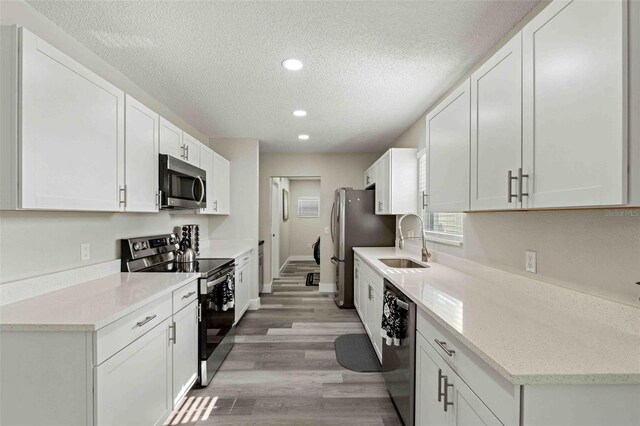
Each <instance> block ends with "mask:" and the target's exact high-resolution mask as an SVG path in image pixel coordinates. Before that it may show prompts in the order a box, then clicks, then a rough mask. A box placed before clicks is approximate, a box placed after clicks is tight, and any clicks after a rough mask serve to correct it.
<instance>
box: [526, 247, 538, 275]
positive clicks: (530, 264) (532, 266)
mask: <svg viewBox="0 0 640 426" xmlns="http://www.w3.org/2000/svg"><path fill="white" fill-rule="evenodd" d="M525 269H526V271H527V272H531V273H534V274H535V273H536V272H537V269H538V265H537V260H536V252H535V251H531V250H527V253H526V256H525Z"/></svg>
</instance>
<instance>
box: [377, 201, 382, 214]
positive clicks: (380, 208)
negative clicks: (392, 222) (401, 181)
mask: <svg viewBox="0 0 640 426" xmlns="http://www.w3.org/2000/svg"><path fill="white" fill-rule="evenodd" d="M378 211H379V212H381V211H382V201H378Z"/></svg>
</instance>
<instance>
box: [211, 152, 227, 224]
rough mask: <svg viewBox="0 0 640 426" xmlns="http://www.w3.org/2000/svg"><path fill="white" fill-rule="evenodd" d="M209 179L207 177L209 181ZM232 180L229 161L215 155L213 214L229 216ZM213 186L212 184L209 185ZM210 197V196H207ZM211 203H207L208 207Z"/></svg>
mask: <svg viewBox="0 0 640 426" xmlns="http://www.w3.org/2000/svg"><path fill="white" fill-rule="evenodd" d="M208 179H209V178H208V177H207V180H208ZM230 180H231V165H230V164H229V160H227V159H226V158H224V157H223V156H221V155H219V154H218V153H216V152H215V151H214V153H213V196H212V200H213V213H214V214H229V204H230V201H229V192H230V191H229V185H230ZM208 184H209V185H211V183H208ZM207 196H209V194H207ZM208 204H209V202H208V201H207V205H208Z"/></svg>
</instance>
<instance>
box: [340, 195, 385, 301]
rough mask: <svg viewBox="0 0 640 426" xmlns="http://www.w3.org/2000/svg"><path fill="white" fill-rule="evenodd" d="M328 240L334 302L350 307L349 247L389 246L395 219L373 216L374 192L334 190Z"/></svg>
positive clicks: (351, 250) (350, 256)
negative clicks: (333, 269)
mask: <svg viewBox="0 0 640 426" xmlns="http://www.w3.org/2000/svg"><path fill="white" fill-rule="evenodd" d="M331 238H332V239H333V257H332V258H331V262H333V263H334V264H335V265H336V278H335V279H336V281H335V282H336V293H335V301H336V304H337V305H338V306H339V307H340V308H353V248H354V247H393V245H394V244H395V239H396V217H395V216H393V215H376V214H375V191H373V190H357V189H351V188H338V189H336V192H335V200H334V203H333V208H332V210H331Z"/></svg>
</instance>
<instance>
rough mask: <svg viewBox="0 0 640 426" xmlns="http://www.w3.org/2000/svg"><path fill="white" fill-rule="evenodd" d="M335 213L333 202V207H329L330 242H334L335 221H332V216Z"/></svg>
mask: <svg viewBox="0 0 640 426" xmlns="http://www.w3.org/2000/svg"><path fill="white" fill-rule="evenodd" d="M335 212H336V202H335V201H334V202H333V205H332V206H331V241H335V238H334V237H335V235H334V234H335V226H336V225H335V221H334V220H333V217H334V214H335Z"/></svg>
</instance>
